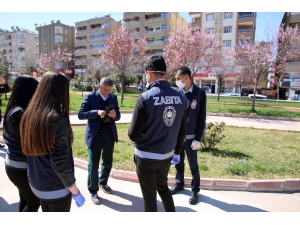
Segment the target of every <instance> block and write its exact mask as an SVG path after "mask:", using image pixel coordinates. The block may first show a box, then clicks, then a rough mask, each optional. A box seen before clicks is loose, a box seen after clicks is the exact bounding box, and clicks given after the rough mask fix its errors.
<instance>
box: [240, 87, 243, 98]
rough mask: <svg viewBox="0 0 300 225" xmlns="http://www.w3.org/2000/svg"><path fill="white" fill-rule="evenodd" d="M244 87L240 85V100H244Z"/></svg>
mask: <svg viewBox="0 0 300 225" xmlns="http://www.w3.org/2000/svg"><path fill="white" fill-rule="evenodd" d="M242 93H243V92H242V85H240V100H242Z"/></svg>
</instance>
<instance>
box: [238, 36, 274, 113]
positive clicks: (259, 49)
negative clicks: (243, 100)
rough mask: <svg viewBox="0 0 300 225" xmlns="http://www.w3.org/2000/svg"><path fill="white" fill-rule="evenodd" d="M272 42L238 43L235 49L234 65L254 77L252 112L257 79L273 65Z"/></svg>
mask: <svg viewBox="0 0 300 225" xmlns="http://www.w3.org/2000/svg"><path fill="white" fill-rule="evenodd" d="M272 48H273V43H272V42H264V41H258V42H249V43H239V44H238V45H237V46H236V49H235V54H234V57H235V60H236V64H237V65H239V66H242V67H243V69H244V70H246V71H248V72H249V74H252V75H253V77H254V88H253V99H252V107H251V110H252V112H254V111H255V95H256V90H257V85H258V82H259V79H260V78H261V77H263V76H264V75H265V74H267V73H268V70H269V68H270V66H271V65H272V63H273V59H274V54H273V51H272Z"/></svg>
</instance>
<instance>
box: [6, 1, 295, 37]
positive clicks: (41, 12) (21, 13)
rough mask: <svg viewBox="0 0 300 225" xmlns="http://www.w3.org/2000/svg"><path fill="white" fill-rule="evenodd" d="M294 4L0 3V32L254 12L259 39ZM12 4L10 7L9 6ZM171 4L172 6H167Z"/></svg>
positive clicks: (213, 2) (217, 2)
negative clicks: (142, 16) (129, 15)
mask: <svg viewBox="0 0 300 225" xmlns="http://www.w3.org/2000/svg"><path fill="white" fill-rule="evenodd" d="M289 2H290V3H292V2H294V1H292V0H286V3H287V4H281V3H282V1H279V0H263V1H262V0H251V1H250V2H249V1H248V2H247V1H236V0H226V1H224V0H213V1H201V0H184V1H176V0H151V1H143V0H112V1H95V0H76V1H62V0H51V1H40V0H26V1H24V0H14V1H13V2H10V1H2V2H1V6H0V28H2V29H7V30H10V29H11V26H19V27H20V28H23V29H28V30H31V31H35V26H34V24H35V23H37V24H38V25H39V24H42V25H43V24H44V23H46V24H50V23H51V20H60V21H61V22H62V23H64V24H67V25H71V26H75V22H79V21H83V20H88V19H91V18H95V16H97V17H100V16H103V15H104V14H107V13H111V17H112V18H114V19H115V20H117V21H118V20H121V19H122V13H123V12H157V11H160V12H180V14H181V15H182V16H183V17H184V18H185V19H186V20H187V21H188V22H190V21H191V19H190V17H189V15H188V14H189V13H188V12H193V11H194V12H249V11H250V12H257V18H256V19H257V22H256V37H258V36H262V35H263V33H264V30H266V29H267V27H268V26H276V27H278V26H279V25H280V23H281V20H282V17H283V15H284V12H293V10H294V9H295V4H289ZM12 3H13V5H12ZM170 3H172V4H170ZM260 34H261V35H260Z"/></svg>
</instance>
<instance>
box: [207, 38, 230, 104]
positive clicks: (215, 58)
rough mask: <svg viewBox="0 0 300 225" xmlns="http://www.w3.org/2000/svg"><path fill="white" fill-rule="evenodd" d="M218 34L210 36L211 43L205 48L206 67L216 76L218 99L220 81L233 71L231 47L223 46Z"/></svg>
mask: <svg viewBox="0 0 300 225" xmlns="http://www.w3.org/2000/svg"><path fill="white" fill-rule="evenodd" d="M218 36H219V35H218V34H215V35H213V36H212V44H211V46H210V47H209V48H208V49H207V55H208V57H207V65H206V67H207V68H208V69H209V70H210V71H211V72H212V73H213V74H214V75H215V76H216V79H217V83H218V97H217V101H219V99H220V92H221V87H222V82H223V81H225V79H226V77H227V75H228V74H229V73H232V72H233V65H234V60H233V51H232V48H231V47H225V46H223V43H222V42H221V41H220V40H219V37H218Z"/></svg>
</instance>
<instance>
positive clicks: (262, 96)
mask: <svg viewBox="0 0 300 225" xmlns="http://www.w3.org/2000/svg"><path fill="white" fill-rule="evenodd" d="M248 98H250V99H253V94H249V95H248ZM255 99H258V100H268V96H266V95H259V94H256V95H255Z"/></svg>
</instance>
